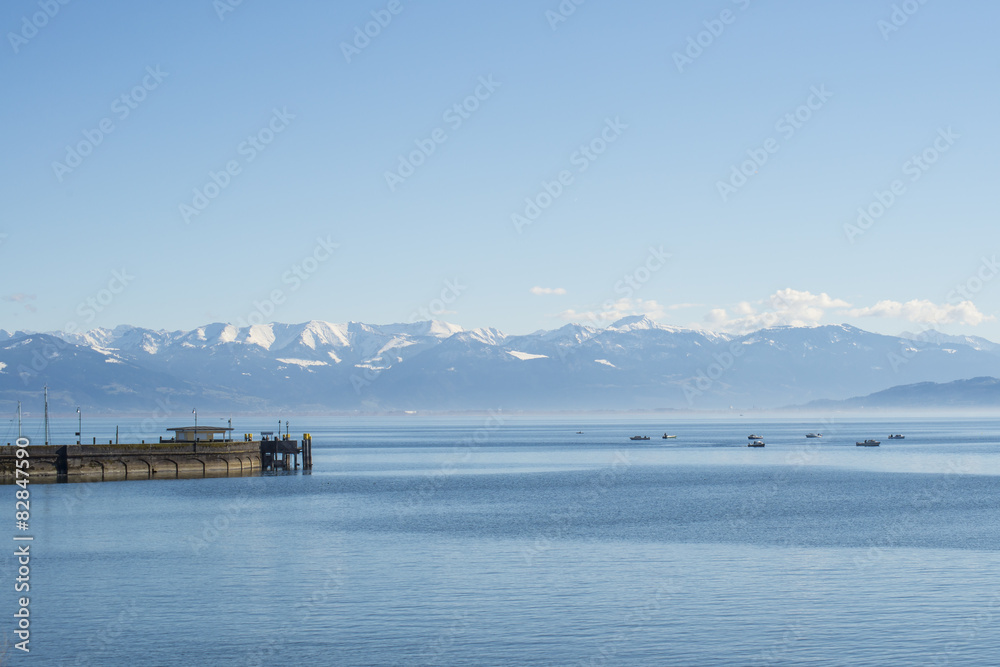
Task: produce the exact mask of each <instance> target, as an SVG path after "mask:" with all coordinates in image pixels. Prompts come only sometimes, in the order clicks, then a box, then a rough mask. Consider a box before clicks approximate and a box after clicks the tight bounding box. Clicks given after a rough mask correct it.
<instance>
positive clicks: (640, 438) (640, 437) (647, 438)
mask: <svg viewBox="0 0 1000 667" xmlns="http://www.w3.org/2000/svg"><path fill="white" fill-rule="evenodd" d="M629 440H649V436H648V435H633V436H632V437H631V438H629Z"/></svg>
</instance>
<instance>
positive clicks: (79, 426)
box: [76, 408, 83, 445]
mask: <svg viewBox="0 0 1000 667" xmlns="http://www.w3.org/2000/svg"><path fill="white" fill-rule="evenodd" d="M76 417H77V426H76V429H77V430H76V444H78V445H82V444H83V413H82V412H80V408H77V409H76Z"/></svg>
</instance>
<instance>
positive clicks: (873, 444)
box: [854, 440, 882, 447]
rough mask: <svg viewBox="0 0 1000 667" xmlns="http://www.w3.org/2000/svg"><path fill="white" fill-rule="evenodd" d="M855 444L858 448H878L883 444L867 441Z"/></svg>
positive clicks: (876, 441)
mask: <svg viewBox="0 0 1000 667" xmlns="http://www.w3.org/2000/svg"><path fill="white" fill-rule="evenodd" d="M854 444H855V445H857V446H858V447H878V446H879V445H881V444H882V443H881V442H879V441H878V440H865V441H864V442H856V443H854Z"/></svg>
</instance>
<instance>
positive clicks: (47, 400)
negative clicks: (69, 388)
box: [44, 385, 49, 445]
mask: <svg viewBox="0 0 1000 667" xmlns="http://www.w3.org/2000/svg"><path fill="white" fill-rule="evenodd" d="M44 389H45V444H46V445H47V444H49V386H48V385H45V387H44Z"/></svg>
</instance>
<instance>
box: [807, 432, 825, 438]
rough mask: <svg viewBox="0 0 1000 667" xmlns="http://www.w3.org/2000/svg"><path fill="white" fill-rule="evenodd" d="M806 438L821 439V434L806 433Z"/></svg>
mask: <svg viewBox="0 0 1000 667" xmlns="http://www.w3.org/2000/svg"><path fill="white" fill-rule="evenodd" d="M806 437H807V438H822V437H823V434H822V433H806Z"/></svg>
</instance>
